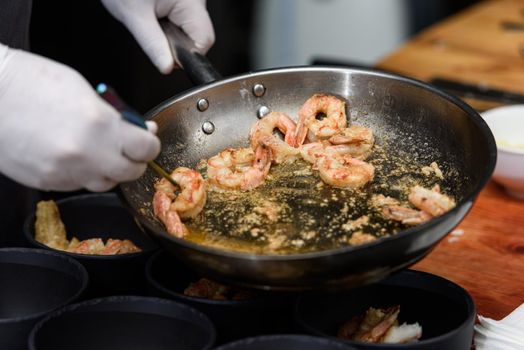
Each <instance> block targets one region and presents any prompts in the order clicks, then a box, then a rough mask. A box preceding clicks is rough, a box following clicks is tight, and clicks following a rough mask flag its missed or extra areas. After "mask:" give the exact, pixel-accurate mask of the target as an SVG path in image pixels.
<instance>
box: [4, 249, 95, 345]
mask: <svg viewBox="0 0 524 350" xmlns="http://www.w3.org/2000/svg"><path fill="white" fill-rule="evenodd" d="M87 285H88V275H87V271H86V270H85V268H84V267H83V266H82V265H81V264H80V263H78V262H77V261H75V260H74V259H71V258H69V257H67V256H64V255H62V254H57V253H54V252H50V251H47V250H40V249H30V248H3V249H0V349H6V350H7V349H9V350H27V337H28V336H29V332H30V331H31V328H32V327H33V326H34V324H35V323H36V322H37V321H38V320H39V319H41V318H42V317H44V316H45V315H46V314H47V313H48V312H50V311H53V310H55V309H56V308H59V307H62V306H65V305H67V304H69V303H71V302H74V301H75V300H77V299H78V298H79V297H80V295H81V294H82V293H83V292H84V291H85V289H86V287H87Z"/></svg>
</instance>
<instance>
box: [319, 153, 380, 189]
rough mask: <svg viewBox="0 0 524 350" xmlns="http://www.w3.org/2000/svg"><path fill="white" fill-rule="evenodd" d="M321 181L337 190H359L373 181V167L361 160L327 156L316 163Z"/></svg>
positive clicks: (349, 157) (347, 156)
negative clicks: (337, 188)
mask: <svg viewBox="0 0 524 350" xmlns="http://www.w3.org/2000/svg"><path fill="white" fill-rule="evenodd" d="M317 167H318V171H319V173H320V177H321V178H322V180H323V181H324V182H325V183H327V184H329V185H331V186H333V187H339V188H359V187H362V186H364V185H365V184H367V183H368V182H370V181H371V180H373V176H374V174H375V167H374V166H373V165H371V164H369V163H366V162H364V161H362V160H359V159H356V158H352V157H351V156H349V155H346V156H340V155H337V156H333V155H328V156H325V157H323V158H321V159H320V160H319V161H318V162H317Z"/></svg>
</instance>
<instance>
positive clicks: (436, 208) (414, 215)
mask: <svg viewBox="0 0 524 350" xmlns="http://www.w3.org/2000/svg"><path fill="white" fill-rule="evenodd" d="M408 200H409V201H410V203H411V204H413V205H414V206H415V207H416V208H417V209H418V210H417V209H413V208H408V207H404V206H402V205H400V203H399V202H398V201H397V200H395V199H393V198H390V197H384V196H383V195H378V196H375V197H374V198H373V202H374V204H375V205H376V206H379V207H382V213H383V214H384V216H385V217H386V218H388V219H392V220H396V221H400V222H402V223H403V224H406V225H419V224H422V223H424V222H426V221H429V220H430V219H432V218H434V217H436V216H439V215H442V214H444V213H446V212H447V211H449V210H451V209H452V208H454V207H455V201H454V200H453V199H451V198H449V197H448V196H446V195H444V194H441V193H440V187H439V186H438V185H436V186H435V187H433V189H431V190H428V189H427V188H424V187H421V186H414V187H412V188H411V190H410V193H409V196H408Z"/></svg>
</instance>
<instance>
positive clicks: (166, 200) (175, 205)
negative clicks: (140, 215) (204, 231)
mask: <svg viewBox="0 0 524 350" xmlns="http://www.w3.org/2000/svg"><path fill="white" fill-rule="evenodd" d="M171 177H172V178H173V180H174V181H175V182H176V183H177V184H178V186H179V187H180V193H179V194H178V195H177V194H176V193H175V192H176V190H177V189H176V188H175V186H174V185H173V184H172V183H171V182H169V181H168V180H166V179H164V178H162V179H160V180H159V181H158V182H157V183H156V184H155V189H156V192H155V195H154V197H153V212H154V213H155V215H156V216H157V217H158V218H159V219H160V221H162V222H163V223H164V225H165V226H166V229H167V232H169V233H170V234H172V235H174V236H176V237H179V238H180V237H184V236H185V235H187V233H188V231H187V228H186V227H185V225H184V224H183V223H182V219H187V218H194V217H195V216H197V215H198V214H199V213H200V212H201V211H202V209H203V208H204V205H205V204H206V184H205V181H204V179H203V178H202V175H200V173H199V172H197V171H195V170H193V169H189V168H185V167H179V168H176V169H175V170H174V171H173V172H172V173H171Z"/></svg>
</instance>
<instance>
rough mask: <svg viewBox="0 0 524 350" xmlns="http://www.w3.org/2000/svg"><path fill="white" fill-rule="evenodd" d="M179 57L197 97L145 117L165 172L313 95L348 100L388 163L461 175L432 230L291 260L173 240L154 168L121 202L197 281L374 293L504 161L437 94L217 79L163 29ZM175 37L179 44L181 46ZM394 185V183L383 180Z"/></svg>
mask: <svg viewBox="0 0 524 350" xmlns="http://www.w3.org/2000/svg"><path fill="white" fill-rule="evenodd" d="M164 30H165V31H166V34H167V35H166V36H167V37H168V39H169V41H170V43H171V45H172V49H173V53H174V56H175V59H176V60H177V62H178V64H179V65H180V66H181V67H183V68H184V70H185V71H186V73H187V74H188V75H189V77H190V79H191V80H192V81H193V82H194V83H195V84H197V86H196V87H194V88H192V89H190V90H189V91H186V92H184V93H182V94H179V95H176V96H174V97H172V98H170V99H169V100H167V101H165V102H163V103H161V104H160V105H159V106H157V107H156V108H154V109H153V110H151V111H150V112H148V113H147V114H146V118H147V119H150V120H154V121H155V122H157V123H158V127H159V129H158V137H159V138H160V140H161V142H162V151H161V153H160V155H159V157H158V158H157V161H158V162H159V163H160V164H161V165H162V166H164V168H166V169H174V168H176V167H178V166H187V167H191V168H194V167H195V166H196V164H197V162H198V161H199V160H201V159H207V158H209V157H211V156H213V155H215V154H217V153H218V152H219V151H221V150H222V149H224V148H226V147H240V146H243V147H246V146H248V135H249V130H250V128H251V126H252V125H253V123H255V122H256V121H257V120H258V119H257V118H258V117H262V116H263V115H265V114H266V113H267V112H268V111H281V112H285V113H287V114H289V115H290V116H295V115H296V113H297V111H298V109H299V107H300V106H301V104H303V103H304V101H305V100H306V99H307V98H309V97H310V96H312V95H313V94H315V93H328V94H333V95H337V96H339V97H342V98H344V99H346V101H348V104H349V106H350V107H349V114H348V119H349V122H350V123H352V122H354V121H355V119H358V123H359V124H363V125H366V126H369V127H371V128H372V129H373V132H374V134H375V138H376V139H377V140H381V139H387V140H389V141H388V142H389V143H390V145H389V148H388V151H389V152H391V154H392V156H397V157H403V155H409V156H410V157H413V159H414V160H418V161H420V162H421V163H424V162H425V163H426V164H429V163H430V162H431V161H436V162H437V163H438V164H439V165H440V164H445V166H446V167H447V168H448V169H455V170H454V174H453V175H452V176H447V177H446V178H445V180H444V181H443V184H442V185H443V188H445V189H447V190H448V193H450V194H451V195H453V196H454V197H455V198H457V199H458V201H457V206H456V207H455V208H454V209H452V210H451V211H449V212H447V213H446V214H444V215H442V216H439V217H436V218H434V219H432V220H430V221H429V222H427V223H425V224H422V225H419V226H415V227H411V228H408V229H406V230H403V231H401V232H399V233H397V234H395V235H391V236H388V237H384V238H381V239H378V240H375V241H373V242H370V243H367V244H363V245H359V246H348V247H343V248H337V249H331V250H326V251H318V252H311V253H302V254H292V255H255V254H249V253H241V252H233V251H226V250H221V249H216V248H212V247H208V246H204V245H199V244H196V243H192V242H190V241H187V240H184V239H179V238H176V237H173V236H171V235H169V234H168V233H167V232H166V230H165V228H164V226H163V225H162V224H161V223H160V222H159V221H158V220H157V219H156V218H155V217H154V215H153V212H152V206H151V201H152V197H153V193H154V186H153V184H154V182H155V181H156V180H157V179H158V176H157V175H156V174H155V173H154V172H153V171H152V170H150V169H148V170H147V171H146V172H145V173H144V175H143V176H142V177H141V178H139V179H138V180H136V181H134V182H129V183H124V184H122V185H121V186H120V190H121V191H120V192H121V195H122V197H123V200H124V202H125V203H126V205H127V206H128V207H129V209H130V210H131V211H132V212H133V213H134V215H135V216H136V217H137V219H138V220H139V222H140V223H141V224H142V225H143V226H144V228H145V230H146V231H147V232H148V233H149V234H150V235H151V236H152V237H153V238H154V239H156V240H157V241H158V243H159V244H160V245H161V246H163V247H164V248H165V249H167V250H168V251H169V252H170V253H171V254H173V255H176V256H177V257H178V258H179V259H181V260H182V261H183V262H185V263H187V264H188V265H190V266H191V267H193V268H194V269H196V270H197V271H198V272H199V273H200V274H202V275H205V276H209V277H211V278H215V279H217V280H220V281H222V282H224V283H230V284H235V285H241V286H244V287H252V288H260V289H268V290H288V291H297V290H311V289H340V288H346V287H354V286H358V285H362V284H366V283H371V282H374V281H377V280H379V279H382V278H384V277H386V276H387V275H389V274H391V273H393V272H395V271H398V270H399V269H402V268H405V267H407V266H409V265H411V264H414V263H415V262H417V261H418V260H420V259H422V258H423V257H424V256H425V255H427V254H428V253H429V252H430V251H431V249H432V248H433V247H434V246H435V245H436V243H438V242H439V240H441V239H442V238H443V237H444V236H445V235H446V234H447V233H448V232H450V231H451V230H452V229H453V228H454V227H455V226H456V225H457V224H458V223H459V222H460V221H461V220H462V219H463V218H464V216H465V215H466V213H467V212H468V211H469V209H470V208H471V207H472V205H473V202H474V200H475V198H476V197H477V195H478V194H479V192H480V190H481V189H482V188H483V187H484V185H485V184H486V182H487V181H488V180H489V178H490V176H491V174H492V172H493V169H494V165H495V161H496V147H495V142H494V138H493V135H492V134H491V132H490V130H489V128H488V127H487V125H486V124H485V123H484V121H483V120H482V118H481V117H480V116H479V115H478V114H477V113H476V112H475V111H474V110H473V109H472V108H471V107H469V106H468V105H466V104H465V103H463V102H461V101H460V100H459V99H457V98H455V97H453V96H451V95H448V94H446V93H444V92H442V91H440V90H438V89H436V88H435V87H433V86H430V85H428V84H425V83H423V82H420V81H416V80H413V79H409V78H406V77H402V76H398V75H393V74H387V73H383V72H379V71H373V70H364V69H346V68H340V67H290V68H277V69H269V70H262V71H256V72H248V73H246V74H240V75H237V76H233V77H229V78H220V75H219V74H218V73H217V72H216V71H215V70H214V69H213V67H212V66H211V64H210V63H209V62H208V61H207V60H206V59H205V57H203V56H202V55H199V54H198V53H196V51H195V50H194V47H193V46H192V44H191V43H190V42H188V41H187V37H185V38H180V37H179V36H180V32H178V31H177V30H176V29H173V28H168V27H164ZM173 38H174V40H173ZM385 181H386V182H387V178H386V180H385Z"/></svg>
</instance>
